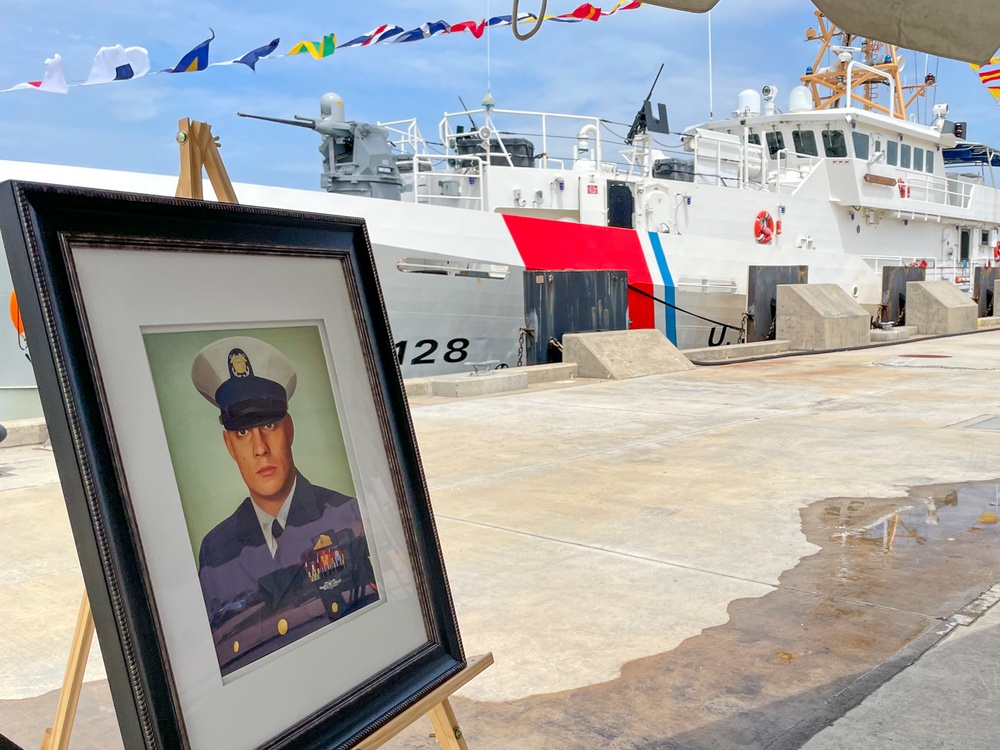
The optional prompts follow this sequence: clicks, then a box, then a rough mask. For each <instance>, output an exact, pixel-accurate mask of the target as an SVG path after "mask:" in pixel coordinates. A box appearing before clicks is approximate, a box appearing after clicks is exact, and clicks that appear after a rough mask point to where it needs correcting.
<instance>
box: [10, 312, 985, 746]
mask: <svg viewBox="0 0 1000 750" xmlns="http://www.w3.org/2000/svg"><path fill="white" fill-rule="evenodd" d="M998 370H1000V331H995V332H983V333H976V334H969V335H964V336H956V337H948V338H939V339H925V340H917V341H913V342H908V343H904V344H900V345H898V346H891V347H880V348H873V349H863V350H855V351H850V352H840V353H831V354H821V355H813V356H796V357H788V358H782V359H775V360H768V361H758V362H747V363H735V364H729V365H725V366H718V367H700V368H698V369H696V370H694V371H691V372H685V373H679V374H674V375H665V376H654V377H646V378H640V379H636V380H630V381H617V382H610V381H588V380H577V381H573V382H565V383H557V384H546V385H541V386H534V387H532V388H531V389H529V390H527V391H522V392H518V393H511V394H503V395H497V396H492V397H488V398H475V399H462V400H458V399H443V398H432V397H419V398H414V399H412V400H411V404H410V405H411V411H412V415H413V420H414V424H415V428H416V434H417V438H418V442H419V447H420V451H421V456H422V459H423V464H424V469H425V472H426V475H427V480H428V483H429V485H430V488H431V494H432V501H433V505H434V510H435V514H436V519H437V524H438V529H439V532H440V536H441V543H442V547H443V551H444V555H445V562H446V565H447V569H448V574H449V578H450V582H451V587H452V593H453V597H454V601H455V606H456V609H457V612H458V618H459V624H460V627H461V632H462V636H463V641H464V645H465V650H466V653H467V654H469V655H473V654H478V653H483V652H486V651H492V652H493V654H494V656H495V659H496V664H495V665H494V666H493V667H492V668H490V669H489V670H487V671H486V672H485V673H484V674H483V675H481V676H480V677H479V678H477V679H476V680H474V681H473V682H472V683H470V684H469V685H468V686H467V687H466V688H465V689H463V691H462V692H461V693H460V694H459V696H458V697H457V698H456V699H454V700H453V706H454V708H455V710H456V713H457V715H458V717H459V720H460V722H461V724H462V728H463V731H464V735H465V738H466V740H467V742H468V743H469V747H470V748H472V749H473V750H489V749H492V748H496V749H499V748H513V747H518V748H546V750H562V749H564V748H565V749H566V750H568V749H569V748H574V749H575V748H598V747H602V748H603V747H613V748H662V749H666V748H696V749H698V750H708V749H709V748H712V749H715V748H719V749H720V750H721V749H722V748H733V747H740V748H781V747H800V746H803V744H805V743H808V744H806V746H807V747H809V748H812V749H814V750H822V749H823V748H828V747H829V748H833V747H854V748H867V747H872V748H876V747H887V746H895V744H894V743H898V744H899V746H900V747H930V746H948V747H967V748H976V747H983V748H985V747H992V746H993V742H994V741H995V740H994V739H993V738H994V737H995V732H996V729H997V719H996V715H995V710H994V707H995V705H996V702H997V700H998V699H1000V679H998V678H997V669H996V666H995V664H996V663H997V661H998V659H1000V607H996V608H994V609H992V610H990V609H987V610H986V612H985V614H982V616H979V614H980V611H981V610H982V609H985V605H984V606H983V607H978V608H977V607H973V608H971V609H967V605H969V604H970V603H971V602H974V601H975V600H977V598H978V597H980V596H981V595H982V594H983V593H984V592H987V591H988V590H989V589H991V588H992V587H993V586H994V585H996V584H997V583H998V582H1000V523H998V515H1000V507H998V504H1000V440H998V439H997V437H998V435H997V431H998V430H1000V395H998V383H1000V379H998V372H997V371H998ZM0 503H2V507H3V508H4V509H5V510H6V514H5V516H6V518H7V520H6V522H5V523H4V524H2V525H0V571H2V572H0V613H3V614H2V615H0V733H3V734H5V735H7V736H9V737H10V738H11V739H13V740H15V741H17V742H19V743H20V744H22V745H23V746H25V747H35V746H37V745H38V743H39V741H40V739H41V734H42V731H43V729H44V728H45V727H46V726H48V725H49V724H50V723H51V718H52V716H53V714H54V711H55V703H56V695H57V691H58V686H59V684H60V682H61V680H62V676H63V670H64V669H65V659H66V654H67V651H68V646H69V641H70V636H71V633H72V630H73V626H74V622H75V618H76V613H77V607H78V603H79V597H80V594H81V591H82V588H81V587H82V582H81V578H80V574H79V570H78V567H77V563H76V556H75V554H74V550H73V545H72V543H71V541H70V539H71V535H70V532H69V526H68V522H67V519H66V513H65V510H64V508H63V504H62V498H61V494H60V491H59V485H58V483H57V477H56V475H55V469H54V462H53V460H52V454H51V453H50V452H48V451H44V450H42V449H41V448H39V447H19V448H5V449H0ZM998 590H1000V589H998ZM918 659H919V661H918ZM914 662H916V663H915V664H914ZM841 717H842V718H841ZM838 719H840V720H839V721H837V720H838ZM835 721H836V723H835V724H834V725H833V726H832V727H828V725H829V724H831V723H834V722H835ZM429 731H430V728H429V724H426V723H419V724H417V725H415V726H414V727H412V728H411V729H410V730H408V731H407V732H405V733H404V734H402V735H400V736H399V737H397V738H396V739H395V740H393V741H392V743H391V744H390V745H389V747H390V748H407V749H408V750H418V749H419V750H424V749H428V750H429V749H430V748H434V747H437V745H436V743H435V741H434V740H433V739H432V738H429V737H428V733H429ZM942 733H944V734H942ZM74 735H75V736H74V744H73V747H74V748H102V750H103V749H104V748H109V747H113V746H114V745H115V743H118V742H120V740H117V736H118V735H117V728H116V724H115V720H114V710H113V707H112V705H111V701H110V694H109V691H108V687H107V683H106V681H105V679H104V674H103V667H102V664H101V663H100V660H99V658H97V657H96V656H95V657H92V659H91V663H90V667H89V668H88V675H87V683H86V684H85V687H84V691H83V697H82V700H81V705H80V714H79V719H78V722H77V726H76V729H75V733H74ZM810 738H812V739H810ZM932 740H933V741H932Z"/></svg>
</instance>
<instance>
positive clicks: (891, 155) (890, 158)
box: [885, 141, 899, 167]
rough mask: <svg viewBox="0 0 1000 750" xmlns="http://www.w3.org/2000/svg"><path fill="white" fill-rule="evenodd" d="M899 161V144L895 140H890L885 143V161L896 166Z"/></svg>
mask: <svg viewBox="0 0 1000 750" xmlns="http://www.w3.org/2000/svg"><path fill="white" fill-rule="evenodd" d="M898 162H899V144H898V143H896V142H895V141H888V142H887V143H886V144H885V163H886V164H889V165H890V166H893V167H894V166H896V164H897V163H898Z"/></svg>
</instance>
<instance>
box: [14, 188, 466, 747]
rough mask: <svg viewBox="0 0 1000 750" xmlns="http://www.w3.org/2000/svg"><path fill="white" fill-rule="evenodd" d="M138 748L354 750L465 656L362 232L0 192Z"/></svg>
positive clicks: (55, 440) (171, 205) (256, 216)
mask: <svg viewBox="0 0 1000 750" xmlns="http://www.w3.org/2000/svg"><path fill="white" fill-rule="evenodd" d="M0 232H2V239H3V245H4V249H5V251H6V253H7V257H8V260H9V263H10V268H11V274H12V277H13V280H14V287H15V291H16V293H17V296H18V300H19V303H20V307H21V310H22V314H23V317H24V323H25V328H26V335H27V339H28V346H29V349H30V352H31V359H32V364H33V367H34V369H35V375H36V379H37V381H38V386H39V393H40V395H41V399H42V406H43V409H44V413H45V419H46V423H47V426H48V430H49V436H50V439H51V441H52V446H53V450H54V452H55V459H56V463H57V467H58V470H59V475H60V480H61V482H62V488H63V492H64V495H65V499H66V504H67V509H68V511H69V516H70V522H71V526H72V529H73V534H74V538H75V542H76V546H77V550H78V553H79V557H80V562H81V568H82V571H83V576H84V580H85V583H86V586H87V592H88V594H89V596H90V599H91V606H92V608H93V612H94V620H95V624H96V628H97V631H98V635H99V636H100V639H101V645H102V650H103V654H104V659H105V663H106V667H107V672H108V680H109V683H110V686H111V691H112V697H113V700H114V703H115V709H116V712H117V715H118V719H119V725H120V726H121V730H122V736H123V739H124V742H125V746H126V747H147V748H154V747H155V748H158V747H164V748H166V747H185V748H192V749H193V750H201V749H202V748H213V749H214V748H220V747H225V748H286V747H287V748H290V747H295V748H314V747H315V748H319V747H323V748H349V747H351V746H352V745H354V744H356V743H357V742H359V741H360V740H362V739H363V738H364V737H366V736H367V735H368V734H370V733H371V732H373V731H375V730H376V729H377V728H379V727H380V726H382V725H384V724H385V723H387V722H388V721H390V720H391V719H392V718H393V717H395V716H396V715H398V714H399V713H401V712H402V711H404V710H405V709H406V708H408V707H409V706H411V705H413V704H414V703H415V702H417V701H418V700H420V698H422V697H423V696H424V695H426V694H427V693H429V692H430V691H432V690H433V689H434V688H436V687H437V686H439V685H440V684H441V683H443V682H444V681H446V680H447V679H448V678H449V677H451V676H453V675H454V674H456V673H457V672H459V671H460V670H461V669H462V668H463V666H464V664H465V657H464V654H463V651H462V645H461V639H460V637H459V632H458V626H457V623H456V620H455V614H454V607H453V605H452V601H451V595H450V591H449V588H448V582H447V577H446V574H445V568H444V564H443V561H442V557H441V552H440V548H439V545H438V538H437V533H436V530H435V526H434V520H433V516H432V513H431V508H430V503H429V499H428V493H427V488H426V482H425V480H424V477H423V473H422V470H421V466H420V459H419V455H418V453H417V448H416V442H415V440H414V435H413V428H412V425H411V423H410V418H409V412H408V410H407V406H406V400H405V395H404V392H403V387H402V381H401V379H400V376H399V369H398V365H397V362H396V357H395V350H394V347H393V343H392V338H391V334H390V332H389V328H388V323H387V320H386V314H385V310H384V307H383V304H382V297H381V291H380V289H379V284H378V278H377V275H376V272H375V264H374V261H373V258H372V252H371V245H370V243H369V241H368V236H367V232H366V229H365V225H364V222H363V221H362V220H360V219H352V218H340V217H330V216H318V215H312V214H297V213H294V212H284V211H271V210H264V209H260V208H252V207H241V206H234V205H228V204H214V203H203V202H196V201H187V200H171V199H160V198H152V197H148V196H137V195H130V194H118V193H109V192H103V191H94V190H84V189H77V188H67V187H56V186H51V185H37V184H28V183H16V182H7V183H4V184H3V185H0Z"/></svg>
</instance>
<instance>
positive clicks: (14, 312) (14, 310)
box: [10, 292, 24, 336]
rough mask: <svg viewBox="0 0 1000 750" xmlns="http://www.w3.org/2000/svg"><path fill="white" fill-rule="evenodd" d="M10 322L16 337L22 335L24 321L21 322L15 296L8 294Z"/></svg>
mask: <svg viewBox="0 0 1000 750" xmlns="http://www.w3.org/2000/svg"><path fill="white" fill-rule="evenodd" d="M10 322H11V323H13V324H14V328H15V330H16V331H17V335H18V336H23V335H24V321H23V320H21V309H20V308H19V307H18V306H17V295H16V294H14V292H11V293H10Z"/></svg>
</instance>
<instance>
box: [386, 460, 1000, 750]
mask: <svg viewBox="0 0 1000 750" xmlns="http://www.w3.org/2000/svg"><path fill="white" fill-rule="evenodd" d="M998 504H1000V480H998V481H996V482H989V483H977V484H969V485H964V486H955V485H949V486H947V487H944V486H926V487H916V488H914V489H912V490H910V491H909V492H908V493H907V495H906V496H905V497H899V498H891V499H872V498H838V499H832V500H824V501H820V502H818V503H815V504H813V505H811V506H809V507H807V508H805V509H804V510H803V511H802V513H801V515H802V528H803V531H804V533H805V534H806V536H807V538H808V539H809V541H810V542H813V543H814V544H816V545H818V546H820V547H821V550H820V551H819V552H818V553H816V554H815V555H812V556H811V557H808V558H805V559H803V560H802V561H801V562H800V563H799V565H797V566H796V567H795V568H794V569H792V570H788V571H786V572H785V573H784V574H783V575H782V576H781V578H780V583H779V586H778V588H777V589H776V590H774V591H773V592H771V593H769V594H767V595H766V596H763V597H760V598H754V599H741V600H736V601H733V602H732V603H731V604H730V606H729V622H727V623H726V624H725V625H721V626H719V627H715V628H710V629H708V630H705V631H703V632H702V633H701V634H700V635H698V636H696V637H693V638H689V639H688V640H686V641H684V642H683V643H682V644H681V645H680V646H679V647H678V648H676V649H674V650H672V651H670V652H667V653H663V654H658V655H655V656H650V657H647V658H644V659H640V660H638V661H634V662H631V663H629V664H626V665H625V666H624V668H623V669H622V673H621V676H620V677H618V678H617V679H615V680H612V681H610V682H606V683H601V684H597V685H590V686H587V687H584V688H580V689H576V690H570V691H565V692H562V693H556V694H551V695H542V696H533V697H530V698H526V699H523V700H518V701H512V702H509V703H500V704H497V703H480V702H475V701H470V700H464V699H454V700H453V705H454V707H455V710H456V712H457V714H458V716H459V717H460V720H461V722H462V726H463V729H464V731H465V733H466V736H467V738H468V741H469V744H470V747H475V748H477V750H483V749H485V748H512V747H517V748H546V750H550V749H551V750H561V749H563V748H565V749H566V750H569V749H570V748H573V749H574V750H575V749H577V748H635V749H636V750H639V749H640V748H641V749H642V750H654V749H655V750H675V749H676V750H681V749H683V750H710V749H711V750H729V749H730V748H769V749H774V748H792V747H799V746H801V745H802V744H803V743H804V742H805V741H806V740H808V739H809V737H811V736H812V735H813V734H815V733H816V732H818V731H819V730H821V729H822V728H823V727H824V726H826V725H827V724H828V723H829V722H832V721H833V720H835V719H836V718H838V717H839V716H840V715H842V714H843V713H844V712H846V711H847V710H849V709H850V708H851V707H853V706H854V705H856V704H857V703H858V702H860V701H861V700H863V698H864V697H866V696H867V695H869V694H870V693H871V692H872V691H874V690H875V689H876V688H877V687H878V685H879V684H882V682H884V681H885V680H886V679H890V678H891V677H892V675H893V674H895V673H898V671H899V670H900V669H903V668H905V667H906V666H907V665H908V664H910V663H912V662H913V661H914V660H915V659H916V658H917V657H919V655H920V653H922V652H923V651H924V650H926V648H929V647H930V646H931V645H932V644H933V643H935V642H937V640H939V639H940V637H941V636H940V635H939V633H941V632H943V631H944V630H945V627H944V626H945V624H946V622H947V620H948V619H949V618H950V617H951V616H952V615H954V614H955V613H956V612H958V611H959V610H961V609H962V608H963V607H965V606H966V605H967V604H969V603H970V602H971V601H972V600H974V599H976V598H977V597H978V596H979V595H980V594H982V593H983V592H984V591H986V590H987V589H989V588H990V587H991V586H993V585H994V584H996V583H997V582H998V581H1000V505H998ZM879 665H883V666H882V667H881V668H880V669H878V670H876V671H875V672H873V671H872V670H875V668H876V667H879ZM420 729H423V728H422V727H421V728H420ZM392 746H393V747H405V748H409V749H411V750H416V749H417V748H420V749H421V750H423V749H424V748H428V749H429V748H433V747H437V745H436V743H435V742H434V740H433V739H429V738H428V737H427V732H426V730H425V729H423V731H420V730H418V729H417V728H413V729H411V730H410V731H409V732H408V733H407V735H405V736H404V737H401V738H399V739H397V741H396V742H394V743H393V745H392Z"/></svg>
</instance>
